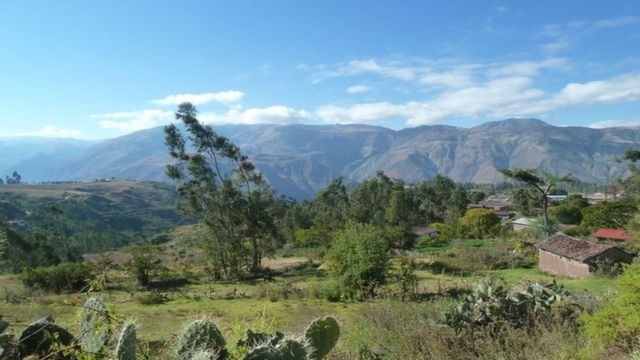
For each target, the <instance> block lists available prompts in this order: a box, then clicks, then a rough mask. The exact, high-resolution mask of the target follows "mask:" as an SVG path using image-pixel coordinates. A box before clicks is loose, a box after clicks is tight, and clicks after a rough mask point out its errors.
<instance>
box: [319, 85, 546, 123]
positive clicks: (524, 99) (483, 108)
mask: <svg viewBox="0 0 640 360" xmlns="http://www.w3.org/2000/svg"><path fill="white" fill-rule="evenodd" d="M531 85H532V81H531V79H529V78H526V77H505V78H499V79H494V80H491V81H488V82H486V83H485V84H482V85H477V86H471V87H467V88H463V89H458V90H454V91H448V92H444V93H442V94H441V95H439V96H437V97H436V98H434V99H431V100H426V101H410V102H406V103H404V104H393V103H390V102H377V103H364V104H355V105H352V106H349V107H341V106H335V105H327V106H321V107H319V108H318V109H317V110H316V115H317V116H318V117H319V118H320V119H322V120H323V121H325V122H329V123H340V124H348V123H375V122H381V121H385V120H392V119H404V120H405V122H406V124H407V125H410V126H418V125H425V124H432V123H435V122H437V121H440V120H443V119H446V118H449V117H452V116H463V117H476V116H480V115H484V114H488V115H493V116H498V115H499V114H500V113H501V109H502V108H506V107H509V106H513V104H524V103H528V102H530V101H532V100H536V99H540V98H541V97H542V96H543V95H544V92H543V91H541V90H538V89H535V88H532V87H531Z"/></svg>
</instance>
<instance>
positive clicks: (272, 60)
mask: <svg viewBox="0 0 640 360" xmlns="http://www.w3.org/2000/svg"><path fill="white" fill-rule="evenodd" d="M0 39H1V41H0V99H1V101H0V136H16V135H23V136H26V135H29V136H33V135H39V136H55V137H77V138H108V137H114V136H118V135H123V134H126V133H130V132H133V131H136V130H140V129H144V128H149V127H154V126H159V125H164V124H166V123H168V122H170V121H172V119H173V112H174V111H175V109H176V107H177V104H179V103H180V102H181V101H191V102H193V103H194V104H195V105H196V106H197V107H198V109H199V110H200V114H201V116H200V118H201V120H203V121H206V122H209V123H211V124H214V126H215V124H222V123H245V124H249V123H277V124H291V123H304V124H336V123H340V124H346V123H363V124H370V125H379V126H385V127H390V128H394V129H400V128H405V127H414V126H420V125H430V124H448V125H454V126H462V127H471V126H475V125H478V124H480V123H483V122H486V121H492V120H500V119H504V118H508V117H537V118H540V119H542V120H544V121H546V122H548V123H550V124H553V125H559V126H591V127H605V126H627V125H640V2H639V1H637V0H632V1H615V0H614V1H600V0H598V1H588V0H581V1H571V0H560V1H559V0H555V1H546V0H542V1H540V0H539V1H524V0H522V1H473V0H468V1H455V0H446V1H445V0H443V1H440V0H431V1H427V0H424V1H368V0H367V1H364V0H363V1H347V0H323V1H312V0H308V1H307V0H280V1H276V0H253V1H243V0H237V1H188V0H185V1H177V0H176V1H161V0H150V1H143V0H139V1H115V0H113V1H109V0H96V1H71V0H68V1H53V0H51V1H30V0H25V1H3V2H0Z"/></svg>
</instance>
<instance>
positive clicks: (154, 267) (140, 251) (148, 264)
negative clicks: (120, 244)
mask: <svg viewBox="0 0 640 360" xmlns="http://www.w3.org/2000/svg"><path fill="white" fill-rule="evenodd" d="M161 255H162V248H161V247H159V246H156V245H151V244H139V245H136V246H134V247H133V249H131V260H129V261H128V262H127V263H126V265H125V267H126V269H127V271H128V272H129V273H130V274H131V275H133V276H135V278H136V280H137V282H138V285H140V286H147V285H149V283H150V282H151V279H152V278H153V277H154V276H156V275H157V274H158V273H159V272H161V271H162V270H164V266H163V265H162V259H161V257H160V256H161Z"/></svg>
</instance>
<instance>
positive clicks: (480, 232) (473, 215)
mask: <svg viewBox="0 0 640 360" xmlns="http://www.w3.org/2000/svg"><path fill="white" fill-rule="evenodd" d="M499 224H500V218H499V217H498V215H496V213H495V212H493V211H492V210H489V209H480V208H475V209H469V210H467V212H466V213H465V214H464V216H463V217H462V218H460V225H462V227H463V231H464V232H465V234H466V235H467V236H468V237H472V238H477V239H482V238H485V237H490V236H495V235H496V234H497V232H498V225H499Z"/></svg>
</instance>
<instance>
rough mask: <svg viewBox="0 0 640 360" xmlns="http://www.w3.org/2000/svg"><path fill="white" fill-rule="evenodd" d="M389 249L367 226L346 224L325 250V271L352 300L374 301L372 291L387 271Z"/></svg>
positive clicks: (381, 237) (380, 234) (369, 226)
mask: <svg viewBox="0 0 640 360" xmlns="http://www.w3.org/2000/svg"><path fill="white" fill-rule="evenodd" d="M389 258H390V257H389V246H388V243H387V241H385V239H384V238H383V234H382V233H381V231H380V230H379V229H378V228H376V227H373V226H371V225H366V224H359V223H354V222H348V223H347V224H346V226H345V229H344V230H342V231H340V232H339V233H338V235H337V237H336V240H335V243H334V244H333V246H332V247H331V249H330V250H329V254H328V260H327V262H328V267H329V271H330V273H331V275H332V276H333V277H335V278H336V279H337V280H338V281H339V282H340V283H341V285H342V286H343V287H344V289H346V291H347V292H348V293H347V294H346V295H348V296H349V297H354V296H356V295H357V291H360V295H361V296H362V297H363V298H366V297H374V296H375V290H376V288H377V287H378V286H379V285H382V284H384V283H385V281H386V279H387V270H388V268H389Z"/></svg>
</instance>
